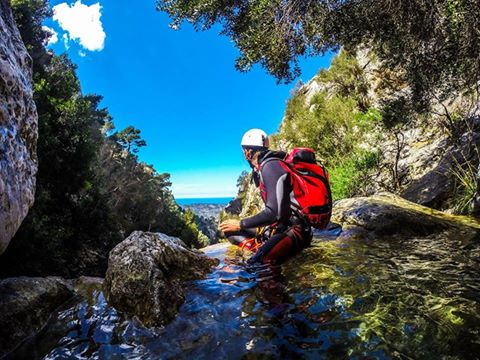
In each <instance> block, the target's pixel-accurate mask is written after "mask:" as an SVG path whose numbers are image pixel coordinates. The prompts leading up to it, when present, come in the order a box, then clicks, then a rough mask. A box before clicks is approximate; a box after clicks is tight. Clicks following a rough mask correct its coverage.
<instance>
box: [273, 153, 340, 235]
mask: <svg viewBox="0 0 480 360" xmlns="http://www.w3.org/2000/svg"><path fill="white" fill-rule="evenodd" d="M279 160H280V161H281V162H282V164H284V168H285V169H286V170H287V171H288V172H289V173H290V178H291V182H292V188H293V196H292V197H291V204H292V208H293V209H294V211H297V212H298V213H299V214H300V216H302V217H304V218H305V219H307V220H308V222H309V223H310V225H311V226H313V227H314V228H317V229H325V228H326V227H327V225H328V223H329V222H330V217H331V215H332V192H331V190H330V183H329V180H328V173H327V170H325V168H324V167H323V166H322V165H321V164H319V163H317V161H316V158H315V152H314V151H313V150H312V149H309V148H295V149H293V150H292V151H291V152H290V153H289V154H287V156H286V157H285V159H283V160H281V159H279Z"/></svg>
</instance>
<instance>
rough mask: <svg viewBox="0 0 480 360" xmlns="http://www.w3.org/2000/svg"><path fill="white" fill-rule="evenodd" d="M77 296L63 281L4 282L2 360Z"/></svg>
mask: <svg viewBox="0 0 480 360" xmlns="http://www.w3.org/2000/svg"><path fill="white" fill-rule="evenodd" d="M73 295H74V292H73V289H72V288H71V287H70V286H69V285H68V284H67V282H66V281H64V280H63V279H61V278H54V277H48V278H29V277H18V278H7V279H3V280H0V358H1V357H2V356H3V355H5V354H7V353H8V352H10V351H12V350H13V349H14V348H15V347H16V346H18V345H19V344H20V343H21V342H22V341H23V340H25V339H26V338H28V337H30V336H33V335H35V334H36V333H37V332H38V331H39V330H40V329H41V328H42V327H43V326H44V325H45V324H46V322H47V320H48V318H49V317H50V314H51V313H52V312H53V311H54V310H55V309H56V308H58V307H59V306H60V305H62V304H63V303H64V302H65V301H67V300H68V299H70V298H71V297H72V296H73Z"/></svg>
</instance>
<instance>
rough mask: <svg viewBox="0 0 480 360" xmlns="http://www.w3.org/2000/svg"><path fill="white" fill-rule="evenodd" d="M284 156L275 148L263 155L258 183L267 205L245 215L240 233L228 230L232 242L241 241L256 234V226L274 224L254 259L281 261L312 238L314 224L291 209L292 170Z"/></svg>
mask: <svg viewBox="0 0 480 360" xmlns="http://www.w3.org/2000/svg"><path fill="white" fill-rule="evenodd" d="M284 156H285V153H283V152H274V151H267V152H265V153H264V154H262V155H261V156H260V158H259V161H258V163H259V165H260V166H259V168H260V176H259V179H258V180H259V181H258V183H257V186H259V187H260V191H261V192H262V197H263V199H264V202H265V209H264V210H262V211H261V212H259V213H258V214H256V215H254V216H251V217H248V218H245V219H243V220H242V221H241V222H240V227H241V231H240V232H239V233H235V234H233V233H230V234H227V237H228V238H229V240H230V241H231V242H232V243H234V244H238V243H239V240H242V239H246V238H248V237H253V236H255V233H256V228H258V227H263V226H271V225H273V228H274V233H273V235H272V236H271V237H270V238H269V239H268V240H267V241H265V242H264V243H263V244H262V245H261V246H260V248H259V249H258V251H257V252H256V253H255V255H253V256H252V258H251V259H250V260H251V261H252V262H261V263H281V262H283V261H284V260H286V259H287V258H288V257H290V256H292V255H294V254H296V253H297V252H299V251H301V250H302V249H303V248H305V247H307V246H309V245H310V241H311V239H312V231H311V227H310V226H309V225H308V224H307V223H306V221H305V220H304V219H302V218H301V217H299V216H297V215H296V214H295V213H294V212H292V209H291V206H290V196H291V193H292V185H291V182H290V174H289V172H288V171H287V170H286V169H285V168H284V164H282V163H281V161H280V160H279V159H283V158H284Z"/></svg>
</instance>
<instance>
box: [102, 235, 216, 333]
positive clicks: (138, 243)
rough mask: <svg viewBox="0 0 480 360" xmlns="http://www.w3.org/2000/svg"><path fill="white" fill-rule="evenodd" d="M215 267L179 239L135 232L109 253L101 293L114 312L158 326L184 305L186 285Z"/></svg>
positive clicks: (211, 261) (210, 261) (211, 262)
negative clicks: (103, 293) (102, 292)
mask: <svg viewBox="0 0 480 360" xmlns="http://www.w3.org/2000/svg"><path fill="white" fill-rule="evenodd" d="M217 264H218V260H216V259H211V258H209V257H207V256H205V255H204V254H203V253H201V252H200V251H197V250H193V249H189V248H187V246H186V245H185V244H184V243H183V242H182V241H181V240H180V239H178V238H174V237H170V236H167V235H165V234H161V233H149V232H142V231H135V232H133V233H132V234H131V235H130V236H129V237H128V238H127V239H125V240H124V241H122V242H121V243H120V244H118V245H117V246H116V247H115V248H114V249H113V250H112V251H111V252H110V257H109V260H108V270H107V273H106V276H105V281H104V290H105V294H106V296H107V300H108V302H109V303H110V304H111V305H113V306H114V307H115V308H116V309H117V310H120V311H123V312H125V313H127V314H129V315H134V316H136V317H137V318H138V319H139V320H140V321H141V322H142V323H143V324H145V325H147V326H161V325H165V324H166V323H168V322H169V321H171V320H172V319H173V318H174V317H175V315H176V313H177V311H178V309H179V307H180V306H181V305H182V304H183V302H184V300H185V295H184V288H185V287H186V286H187V282H189V281H191V280H196V279H202V278H204V277H205V276H206V275H207V274H208V273H209V272H210V271H211V269H212V267H214V266H216V265H217Z"/></svg>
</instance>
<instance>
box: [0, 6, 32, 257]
mask: <svg viewBox="0 0 480 360" xmlns="http://www.w3.org/2000/svg"><path fill="white" fill-rule="evenodd" d="M37 120H38V119H37V111H36V108H35V103H34V101H33V93H32V60H31V58H30V56H29V55H28V52H27V50H26V49H25V45H24V44H23V42H22V39H21V37H20V33H19V32H18V29H17V26H16V24H15V21H14V19H13V16H12V12H11V9H10V5H9V1H7V0H0V255H1V254H2V253H3V252H4V251H5V249H6V247H7V246H8V243H9V242H10V240H11V239H12V237H13V235H14V234H15V232H16V231H17V229H18V227H19V226H20V224H21V223H22V221H23V219H24V218H25V216H26V215H27V212H28V209H29V208H30V206H31V205H32V204H33V199H34V193H35V177H36V173H37V156H36V146H37V145H36V144H37V134H38V124H37Z"/></svg>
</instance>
